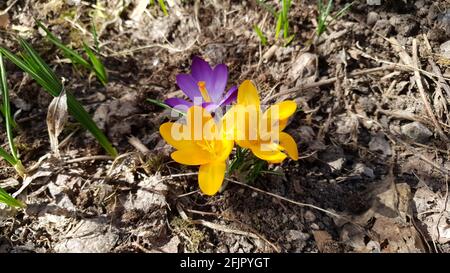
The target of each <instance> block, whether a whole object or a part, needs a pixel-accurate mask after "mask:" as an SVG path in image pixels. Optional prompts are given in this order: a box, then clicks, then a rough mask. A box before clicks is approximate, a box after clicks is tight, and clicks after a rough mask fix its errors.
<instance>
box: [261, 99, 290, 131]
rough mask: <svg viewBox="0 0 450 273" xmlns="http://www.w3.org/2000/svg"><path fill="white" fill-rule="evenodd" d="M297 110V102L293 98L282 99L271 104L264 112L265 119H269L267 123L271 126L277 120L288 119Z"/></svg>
mask: <svg viewBox="0 0 450 273" xmlns="http://www.w3.org/2000/svg"><path fill="white" fill-rule="evenodd" d="M296 110H297V104H296V103H295V102H294V101H293V100H286V101H282V102H279V103H277V104H274V105H272V106H270V107H269V109H267V110H266V112H264V115H263V120H264V121H268V123H267V125H269V126H270V125H271V124H275V122H276V121H277V120H286V119H288V118H289V117H290V116H292V115H293V114H294V113H295V111H296ZM280 125H281V124H280ZM272 126H274V125H272ZM280 127H281V126H280Z"/></svg>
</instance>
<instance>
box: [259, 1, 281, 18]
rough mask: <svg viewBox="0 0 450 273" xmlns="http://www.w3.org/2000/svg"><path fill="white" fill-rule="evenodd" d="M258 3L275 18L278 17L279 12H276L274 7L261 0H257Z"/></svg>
mask: <svg viewBox="0 0 450 273" xmlns="http://www.w3.org/2000/svg"><path fill="white" fill-rule="evenodd" d="M256 3H257V4H258V5H260V6H262V7H263V8H265V9H266V10H267V11H268V12H270V13H271V14H272V15H273V16H274V17H277V12H276V11H275V9H274V8H273V7H272V6H270V5H268V4H267V3H265V2H264V1H261V0H256Z"/></svg>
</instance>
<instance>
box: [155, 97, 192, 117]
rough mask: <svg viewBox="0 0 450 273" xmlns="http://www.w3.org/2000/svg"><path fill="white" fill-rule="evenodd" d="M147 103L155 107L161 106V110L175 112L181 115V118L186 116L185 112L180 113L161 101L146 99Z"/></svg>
mask: <svg viewBox="0 0 450 273" xmlns="http://www.w3.org/2000/svg"><path fill="white" fill-rule="evenodd" d="M147 101H148V102H151V103H153V104H156V105H158V106H161V107H163V108H166V109H170V110H172V111H174V112H176V113H178V114H180V115H182V116H185V115H186V113H185V112H182V111H180V110H178V109H175V108H172V107H170V106H169V105H167V104H165V103H164V102H162V101H159V100H154V99H147Z"/></svg>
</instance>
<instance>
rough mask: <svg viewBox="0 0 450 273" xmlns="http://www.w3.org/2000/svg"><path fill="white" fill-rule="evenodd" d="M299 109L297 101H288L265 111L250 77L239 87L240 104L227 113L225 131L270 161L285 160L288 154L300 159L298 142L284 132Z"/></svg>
mask: <svg viewBox="0 0 450 273" xmlns="http://www.w3.org/2000/svg"><path fill="white" fill-rule="evenodd" d="M296 109H297V104H296V103H295V102H294V101H292V100H287V101H282V102H279V103H277V104H274V105H272V106H271V107H269V108H268V109H267V110H266V111H265V112H264V113H263V112H262V111H261V106H260V99H259V96H258V91H257V89H256V87H255V86H254V85H253V83H252V82H251V81H250V80H246V81H244V82H243V83H242V84H241V85H240V86H239V90H238V97H237V104H236V105H234V106H233V107H232V108H231V109H230V110H229V111H228V112H227V113H226V114H225V116H224V121H225V122H224V131H226V132H227V137H228V138H229V139H230V138H231V139H234V140H235V141H236V143H237V144H238V145H239V146H241V147H242V148H248V149H250V150H251V151H252V152H253V154H254V155H255V156H256V157H258V158H261V159H263V160H266V161H268V162H269V163H281V162H282V161H283V160H284V159H285V158H286V157H287V156H289V157H290V158H292V159H293V160H298V150H297V143H296V142H295V140H294V139H293V138H292V137H291V136H290V135H289V134H287V133H285V132H283V130H284V128H285V127H286V125H287V121H288V119H289V117H290V116H292V115H293V114H294V113H295V111H296Z"/></svg>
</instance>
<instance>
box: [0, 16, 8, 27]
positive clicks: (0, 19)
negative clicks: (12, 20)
mask: <svg viewBox="0 0 450 273" xmlns="http://www.w3.org/2000/svg"><path fill="white" fill-rule="evenodd" d="M8 25H9V15H8V13H5V14H0V28H4V29H6V28H7V27H8Z"/></svg>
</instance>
